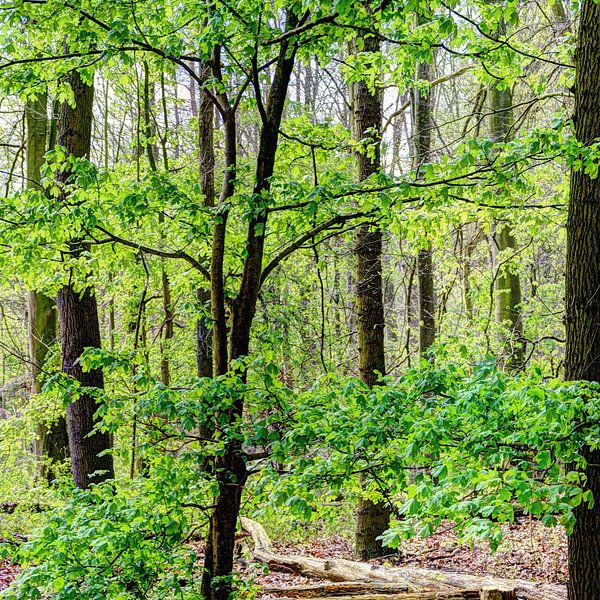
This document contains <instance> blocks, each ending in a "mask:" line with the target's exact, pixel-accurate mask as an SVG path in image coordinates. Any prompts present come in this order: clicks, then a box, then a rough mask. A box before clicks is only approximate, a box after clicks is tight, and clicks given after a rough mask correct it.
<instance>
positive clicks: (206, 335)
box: [192, 64, 215, 377]
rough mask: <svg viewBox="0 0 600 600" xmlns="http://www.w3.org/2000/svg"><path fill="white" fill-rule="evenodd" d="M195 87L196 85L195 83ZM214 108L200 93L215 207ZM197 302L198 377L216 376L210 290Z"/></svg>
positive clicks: (206, 191) (203, 169)
mask: <svg viewBox="0 0 600 600" xmlns="http://www.w3.org/2000/svg"><path fill="white" fill-rule="evenodd" d="M210 76H211V73H210V66H209V65H208V64H201V65H200V77H201V79H202V81H203V82H204V85H208V80H209V79H210ZM192 85H195V83H193V84H192ZM214 112H215V110H214V107H213V104H212V101H211V99H210V98H209V96H208V94H207V93H206V92H205V91H204V90H202V89H201V90H200V114H199V115H198V145H199V147H200V154H199V174H200V189H201V190H202V195H203V196H204V205H205V206H207V207H214V205H215V148H214ZM198 302H199V303H200V305H201V307H202V309H203V310H205V311H206V314H203V315H201V316H200V318H199V319H198V321H197V323H196V344H197V359H198V360H197V362H198V377H212V376H213V341H212V340H213V335H212V334H213V332H212V323H211V319H210V318H209V317H208V316H206V315H209V314H210V289H204V288H200V289H199V290H198Z"/></svg>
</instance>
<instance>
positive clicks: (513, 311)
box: [487, 21, 525, 371]
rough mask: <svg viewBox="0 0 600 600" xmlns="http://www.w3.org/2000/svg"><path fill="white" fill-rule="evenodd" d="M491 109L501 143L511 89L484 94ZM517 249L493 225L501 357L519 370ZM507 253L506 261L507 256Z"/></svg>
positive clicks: (509, 118) (505, 226) (503, 227)
mask: <svg viewBox="0 0 600 600" xmlns="http://www.w3.org/2000/svg"><path fill="white" fill-rule="evenodd" d="M497 35H498V36H505V35H506V24H505V23H504V22H503V21H502V22H501V23H500V26H499V28H498V31H497ZM487 96H488V99H489V108H490V135H491V138H492V140H493V141H494V142H497V143H503V142H507V141H509V140H510V139H511V138H512V136H513V131H512V126H513V108H512V106H513V97H512V91H511V89H510V88H506V89H499V88H498V86H495V85H493V86H491V87H490V89H489V90H488V93H487ZM517 250H518V246H517V241H516V239H515V236H514V234H513V232H512V227H511V224H510V223H509V222H508V221H504V222H498V221H496V222H495V223H494V224H493V226H492V260H493V263H494V272H495V274H496V276H495V281H494V289H495V293H496V294H495V295H496V298H495V302H496V322H497V323H498V324H499V325H502V326H503V327H507V329H508V335H507V336H506V337H505V338H504V345H505V348H504V349H503V352H502V354H504V355H505V356H506V357H507V360H506V365H507V367H508V368H509V369H511V370H514V371H519V370H521V369H522V368H523V366H524V362H525V345H524V343H523V314H522V311H521V278H520V277H519V275H518V273H515V272H514V264H515V262H514V260H510V256H511V255H515V254H516V252H517ZM507 254H508V258H507V256H506V255H507Z"/></svg>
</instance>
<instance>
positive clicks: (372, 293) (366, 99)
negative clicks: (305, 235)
mask: <svg viewBox="0 0 600 600" xmlns="http://www.w3.org/2000/svg"><path fill="white" fill-rule="evenodd" d="M364 50H365V52H371V53H376V52H379V51H380V44H379V40H378V39H377V38H376V37H375V36H371V37H365V38H364ZM351 91H352V113H353V115H352V116H353V119H352V121H353V123H352V125H353V130H354V131H353V136H354V138H355V139H356V140H362V139H365V138H367V137H372V136H373V132H376V134H375V139H374V140H373V142H372V147H371V148H369V151H367V149H365V148H363V149H362V150H361V151H360V152H357V153H356V166H357V174H358V180H359V181H364V180H365V179H367V178H368V177H370V176H371V175H373V174H374V173H377V172H378V171H379V170H380V168H381V149H380V144H381V139H380V132H381V118H382V101H383V93H382V91H381V89H379V88H378V89H376V90H374V91H372V90H370V89H369V87H368V85H367V83H366V82H362V81H361V82H356V83H354V84H353V85H352V90H351ZM354 255H355V258H356V305H355V309H356V328H357V334H358V370H359V374H360V378H361V380H362V381H364V382H365V383H366V384H367V385H368V386H369V387H372V386H374V385H377V383H378V381H379V378H380V377H381V376H383V375H385V347H384V333H385V322H384V308H383V285H382V264H381V259H382V256H381V255H382V232H381V230H379V229H373V228H372V227H370V226H369V225H362V226H361V227H360V228H359V230H358V234H357V236H356V242H355V248H354ZM389 519H390V509H389V507H388V506H387V504H386V503H385V502H373V501H372V500H371V499H369V498H366V497H363V496H360V497H359V499H358V507H357V512H356V532H355V538H354V550H355V552H356V555H357V556H358V557H359V558H362V559H368V558H373V557H376V556H382V555H383V554H385V548H384V546H383V544H382V543H381V540H379V539H378V537H379V536H380V535H381V534H382V533H383V532H384V531H385V530H386V529H388V527H389Z"/></svg>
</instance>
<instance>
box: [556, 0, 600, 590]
mask: <svg viewBox="0 0 600 600" xmlns="http://www.w3.org/2000/svg"><path fill="white" fill-rule="evenodd" d="M575 68H576V75H575V87H574V93H575V110H574V113H573V126H574V130H575V136H576V137H577V139H578V140H579V141H580V142H582V143H584V144H591V143H593V142H595V141H596V140H597V139H598V138H599V137H600V110H599V106H600V5H599V4H597V3H596V2H594V1H593V0H583V3H582V5H581V20H580V26H579V41H578V48H577V51H576V53H575ZM599 288H600V179H599V178H594V179H592V178H590V177H589V176H588V175H586V174H585V173H584V171H583V169H581V170H578V171H573V172H572V173H571V193H570V201H569V214H568V219H567V263H566V314H565V324H566V334H567V343H566V357H565V377H566V379H567V380H577V379H586V380H589V381H600V361H599V360H598V357H599V356H600V297H599V296H598V289H599ZM583 454H584V456H585V459H586V460H587V467H586V469H585V476H586V478H587V484H586V487H587V488H588V489H589V490H591V491H592V493H593V495H594V500H595V504H594V506H593V507H592V508H591V509H590V508H588V506H587V505H581V506H579V507H577V508H576V509H575V516H576V518H577V522H576V524H575V529H574V530H573V533H572V535H571V536H570V537H569V575H570V582H569V600H593V599H595V598H597V597H598V593H599V590H600V568H599V565H600V467H599V465H600V451H599V450H592V449H590V448H587V449H585V450H584V452H583Z"/></svg>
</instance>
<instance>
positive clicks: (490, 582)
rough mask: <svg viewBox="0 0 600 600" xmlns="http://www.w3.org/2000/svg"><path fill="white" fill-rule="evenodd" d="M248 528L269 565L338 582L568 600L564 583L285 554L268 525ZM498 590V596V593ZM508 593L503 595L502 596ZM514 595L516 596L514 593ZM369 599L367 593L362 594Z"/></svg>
mask: <svg viewBox="0 0 600 600" xmlns="http://www.w3.org/2000/svg"><path fill="white" fill-rule="evenodd" d="M241 524H242V528H243V530H244V531H246V532H247V533H248V534H250V536H251V537H252V540H253V542H254V549H253V555H254V558H255V559H256V560H258V561H260V562H264V563H267V564H268V565H269V566H280V567H287V568H289V569H291V570H293V571H295V572H297V573H300V574H302V575H304V576H306V577H312V578H315V579H329V580H330V581H338V582H371V583H394V584H400V585H405V586H407V591H408V592H425V591H427V592H430V591H433V592H438V593H439V592H444V593H452V592H455V593H456V591H457V590H467V591H470V592H472V591H476V592H478V593H479V594H480V597H481V598H485V599H486V600H504V599H505V598H506V599H510V598H517V599H519V600H566V598H567V591H566V588H565V587H564V586H558V585H546V584H539V583H534V582H531V581H526V580H521V579H499V578H494V577H480V576H475V575H468V574H463V573H452V572H447V571H435V570H432V569H423V568H417V567H410V568H401V567H382V566H379V565H373V564H370V563H364V562H357V561H351V560H345V559H341V558H339V559H331V560H322V559H318V558H314V557H312V556H285V555H282V554H277V553H275V552H274V551H273V545H272V544H271V541H270V539H269V536H268V535H267V533H266V531H265V529H264V527H263V526H262V525H261V524H260V523H257V522H256V521H253V520H252V519H248V518H245V517H242V518H241ZM494 593H495V595H494ZM498 593H500V594H504V596H502V595H498ZM511 594H512V596H511ZM361 598H362V599H363V600H366V598H365V597H364V596H361Z"/></svg>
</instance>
